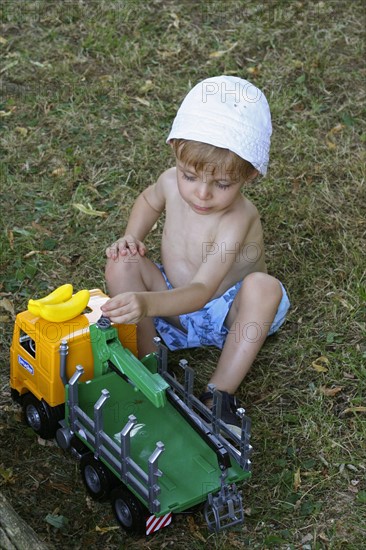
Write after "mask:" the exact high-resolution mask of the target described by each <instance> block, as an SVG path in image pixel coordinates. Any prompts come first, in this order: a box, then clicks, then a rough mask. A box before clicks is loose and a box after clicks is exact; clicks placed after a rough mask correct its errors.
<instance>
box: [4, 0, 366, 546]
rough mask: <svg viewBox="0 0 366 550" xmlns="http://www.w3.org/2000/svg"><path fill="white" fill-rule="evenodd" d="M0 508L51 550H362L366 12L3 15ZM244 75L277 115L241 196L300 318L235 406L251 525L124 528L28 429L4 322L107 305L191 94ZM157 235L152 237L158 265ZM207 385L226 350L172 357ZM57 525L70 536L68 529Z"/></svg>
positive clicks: (172, 0)
mask: <svg viewBox="0 0 366 550" xmlns="http://www.w3.org/2000/svg"><path fill="white" fill-rule="evenodd" d="M0 9H1V23H2V26H1V29H0V54H1V57H2V61H1V68H0V83H1V86H0V90H1V99H0V124H1V134H0V137H1V149H2V154H1V157H0V163H1V164H0V170H1V173H0V184H1V196H2V199H1V241H0V250H1V257H0V272H1V273H0V320H1V333H0V349H1V357H0V361H1V367H0V369H1V370H0V383H1V384H0V396H1V399H0V435H1V451H0V491H2V492H3V493H4V494H6V496H7V497H8V498H9V500H10V501H11V502H12V504H13V506H14V508H15V509H16V510H17V511H18V512H19V513H20V514H21V515H22V517H23V518H24V519H25V520H26V521H27V522H28V523H29V524H30V525H32V526H33V528H34V529H35V530H36V531H37V533H38V535H39V536H40V538H42V539H43V540H45V541H46V543H47V544H48V545H49V547H50V548H64V547H65V545H67V546H68V547H70V548H85V547H87V546H89V547H90V548H112V549H118V548H127V547H128V548H132V549H134V548H136V549H137V548H141V547H146V548H151V549H155V548H156V549H158V548H159V549H160V548H169V547H170V546H173V545H174V547H175V548H182V549H184V548H186V547H191V548H195V549H199V548H206V547H213V548H218V549H226V548H243V547H247V548H251V549H263V548H280V549H284V550H285V549H300V548H301V549H303V550H314V549H323V548H324V549H328V548H330V549H338V548H342V549H361V548H363V547H364V540H365V535H366V526H365V524H366V521H365V513H366V480H365V473H366V456H365V435H366V429H365V418H366V417H365V411H366V402H365V385H366V368H365V364H366V344H365V332H366V331H365V298H366V289H365V271H364V269H365V255H364V252H363V250H364V248H365V245H364V242H365V241H364V238H365V237H364V236H365V208H364V207H365V198H366V197H365V188H364V181H365V173H364V165H365V140H366V131H365V125H364V120H365V103H364V95H365V85H364V82H365V74H366V71H365V63H364V55H365V52H364V45H365V31H364V28H365V3H364V2H363V1H362V0H351V1H346V0H344V1H343V0H339V1H335V0H325V1H321V2H317V1H311V0H303V1H295V0H288V1H286V0H271V1H269V0H268V1H261V2H259V1H252V0H247V1H230V0H228V1H217V2H199V1H193V0H191V1H187V0H180V1H178V0H150V1H149V2H142V1H141V0H130V1H122V0H118V1H115V2H113V1H110V2H107V1H105V0H101V1H99V2H97V1H87V0H84V1H83V0H74V1H66V0H65V1H61V0H59V1H58V2H53V1H45V0H39V1H37V2H33V1H27V2H24V1H18V0H14V1H6V0H3V2H2V5H1V8H0ZM218 74H231V75H237V76H241V77H243V78H247V79H249V80H251V81H252V82H253V83H255V84H256V85H257V86H259V87H260V88H261V89H263V91H264V92H265V93H266V95H267V98H268V101H269V103H270V106H271V110H272V117H273V128H274V133H273V139H272V149H271V162H270V167H269V171H268V175H267V177H266V178H264V179H261V180H258V181H257V182H256V183H254V184H253V185H252V186H251V187H250V188H248V190H247V195H248V196H249V197H250V198H251V200H252V201H253V202H254V203H255V204H256V206H257V207H258V210H259V211H260V213H261V215H262V219H263V225H264V231H265V239H266V244H267V250H266V252H267V260H268V264H269V268H270V272H271V273H272V274H274V275H276V276H277V277H278V278H280V279H281V280H282V281H283V282H284V284H285V285H286V287H287V288H288V291H289V294H290V297H291V301H292V310H291V312H290V314H289V317H288V321H287V323H286V325H285V326H284V328H283V329H282V330H281V331H280V333H279V334H278V335H276V336H274V337H272V338H270V339H269V340H268V341H267V343H266V345H265V346H264V348H263V350H262V351H261V353H260V355H259V356H258V358H257V360H256V362H255V365H254V366H253V369H252V371H251V373H250V374H249V376H248V377H247V379H246V380H245V383H244V384H243V385H242V387H241V389H240V392H239V396H240V398H241V399H242V400H243V402H244V403H245V405H246V409H247V413H248V414H249V416H251V418H252V444H253V446H254V452H253V457H252V461H253V477H252V479H251V481H250V483H249V484H248V485H246V486H244V487H243V496H244V501H245V510H246V523H245V525H244V526H243V527H241V528H240V529H239V530H236V529H234V530H232V531H231V532H226V533H223V534H221V535H213V534H209V533H208V532H207V529H206V525H205V521H204V518H203V515H202V514H201V513H200V512H197V511H196V512H195V513H194V514H193V515H191V516H189V515H183V516H178V517H177V518H176V521H175V523H174V525H173V526H171V527H169V528H167V529H166V530H163V531H162V532H161V533H158V534H157V535H156V536H154V537H153V538H150V539H148V540H147V541H145V539H142V540H141V539H140V540H135V539H131V538H129V537H127V536H126V535H125V534H124V533H123V532H122V531H120V530H119V529H115V525H116V524H115V522H114V519H113V516H112V514H111V510H110V507H109V506H108V504H96V503H94V502H92V501H90V499H89V498H87V497H86V493H85V491H84V489H83V486H82V484H81V481H80V479H79V475H78V471H77V465H76V463H75V462H74V461H73V460H72V459H71V458H70V457H68V456H65V455H64V454H63V453H62V452H61V451H60V450H59V449H58V448H57V447H55V446H46V447H43V446H41V445H39V443H38V442H37V439H36V438H35V437H34V435H33V434H32V433H29V431H28V430H26V429H24V426H23V424H22V423H21V422H20V417H19V413H18V409H17V407H16V406H15V405H13V404H12V402H11V399H10V391H9V385H8V371H9V362H8V353H9V346H10V341H11V335H12V323H13V317H12V308H14V310H15V311H16V312H17V311H21V310H22V309H24V308H25V307H26V303H27V300H28V299H29V298H30V297H35V296H37V297H38V296H41V295H43V294H45V293H47V292H48V291H49V290H52V289H54V288H55V287H57V286H59V285H60V284H63V283H66V282H71V283H72V284H73V285H74V287H75V288H76V289H81V288H95V287H100V288H104V279H103V269H104V262H105V259H104V250H105V247H106V246H107V245H108V244H110V243H112V242H113V240H114V239H115V238H117V237H118V236H119V235H120V234H121V233H122V231H123V228H124V225H125V223H126V221H127V218H128V214H129V211H130V208H131V206H132V204H133V201H134V199H135V198H136V197H137V195H138V194H139V192H140V191H141V190H142V189H143V188H144V187H145V186H146V185H148V184H149V183H152V182H153V181H154V180H155V179H156V178H157V176H158V175H159V174H160V173H161V172H162V171H163V170H164V169H165V168H167V167H168V166H171V165H172V164H173V159H172V157H171V152H170V149H169V147H168V146H167V145H166V144H165V138H166V135H167V133H168V130H169V127H170V124H171V122H172V119H173V117H174V115H175V112H176V109H177V107H178V105H179V103H180V101H181V100H182V98H183V97H184V95H185V94H186V92H187V91H188V90H189V89H190V87H191V86H192V85H194V84H195V83H196V82H197V81H199V80H200V79H203V78H206V77H208V76H214V75H218ZM160 232H161V224H160V225H159V226H158V227H157V229H156V230H155V231H154V232H152V234H151V235H150V236H149V238H148V241H147V243H148V245H149V250H150V254H151V256H152V257H153V258H154V259H158V257H159V235H160ZM182 357H184V358H185V359H187V360H188V361H189V363H190V365H191V366H192V367H195V370H196V385H197V393H198V392H199V391H200V390H201V389H202V388H203V386H204V384H205V382H206V381H207V378H208V376H209V373H210V372H211V371H212V370H213V368H214V367H215V364H216V362H217V359H218V352H217V351H216V350H212V349H208V350H198V351H197V350H196V351H195V350H193V351H189V352H184V353H178V352H176V353H174V354H172V355H171V360H172V362H173V364H174V363H176V364H177V363H178V360H179V359H180V358H182ZM47 514H53V515H60V516H63V517H64V518H67V519H68V525H67V526H66V527H65V528H64V529H57V528H55V527H52V526H51V525H50V524H49V523H47V522H46V521H45V517H46V516H47Z"/></svg>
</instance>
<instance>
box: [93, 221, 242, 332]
mask: <svg viewBox="0 0 366 550" xmlns="http://www.w3.org/2000/svg"><path fill="white" fill-rule="evenodd" d="M238 225H239V224H235V223H233V222H231V224H230V227H229V228H227V230H226V231H224V232H221V233H220V234H217V235H216V239H217V242H221V243H225V249H226V250H228V251H230V250H232V251H236V250H237V249H238V244H239V247H240V249H241V246H242V243H243V242H244V241H245V237H246V235H247V229H245V230H243V229H244V228H243V226H242V227H241V231H238ZM235 261H238V257H237V254H235V253H228V254H226V255H225V257H224V258H222V255H221V254H212V255H208V256H207V258H205V261H202V263H201V265H200V267H199V269H198V271H197V273H196V274H195V276H194V277H193V279H192V281H191V282H190V283H189V284H187V285H185V286H182V287H179V288H174V289H172V290H164V291H159V292H126V293H123V294H119V295H117V296H115V297H114V298H112V299H111V300H109V301H108V302H107V303H106V304H105V305H104V306H103V312H104V313H105V314H106V315H107V316H108V317H110V318H111V320H112V321H114V322H116V323H138V322H139V321H141V320H142V319H143V318H144V317H171V316H176V315H182V314H184V313H189V312H192V311H197V310H199V309H201V308H202V307H203V306H204V305H205V304H206V303H207V302H208V301H210V300H211V299H212V298H213V296H214V295H215V293H216V291H217V289H218V288H219V287H220V285H221V283H222V282H223V280H224V279H225V277H226V275H227V274H228V272H229V271H230V269H231V268H232V267H233V264H234V262H235Z"/></svg>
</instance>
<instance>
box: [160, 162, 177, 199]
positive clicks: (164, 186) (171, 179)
mask: <svg viewBox="0 0 366 550" xmlns="http://www.w3.org/2000/svg"><path fill="white" fill-rule="evenodd" d="M156 186H157V187H159V188H160V189H161V191H162V192H163V193H164V194H165V195H167V194H169V192H172V190H174V192H175V189H176V186H177V169H176V167H175V166H173V167H172V168H168V170H165V172H163V173H162V174H161V175H160V176H159V178H158V180H157V182H156Z"/></svg>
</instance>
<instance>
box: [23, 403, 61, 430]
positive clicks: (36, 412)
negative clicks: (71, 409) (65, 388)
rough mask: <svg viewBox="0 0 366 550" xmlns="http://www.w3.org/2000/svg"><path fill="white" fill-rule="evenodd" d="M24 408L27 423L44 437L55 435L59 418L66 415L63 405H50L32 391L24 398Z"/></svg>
mask: <svg viewBox="0 0 366 550" xmlns="http://www.w3.org/2000/svg"><path fill="white" fill-rule="evenodd" d="M22 409H23V414H24V418H25V421H26V423H27V424H28V426H29V427H30V428H32V430H33V431H34V432H35V433H36V434H38V435H39V436H40V437H42V438H43V439H52V438H53V437H55V434H56V431H57V429H58V428H59V427H60V426H59V420H61V419H62V418H63V417H64V408H63V406H62V405H59V406H57V407H50V406H49V405H47V403H46V402H45V401H39V399H37V398H36V397H35V396H34V395H33V394H32V393H27V394H26V395H24V397H23V398H22Z"/></svg>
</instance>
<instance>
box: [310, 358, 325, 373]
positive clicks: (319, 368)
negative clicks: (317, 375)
mask: <svg viewBox="0 0 366 550" xmlns="http://www.w3.org/2000/svg"><path fill="white" fill-rule="evenodd" d="M328 365H329V359H328V358H327V357H325V355H321V356H320V357H318V358H317V359H315V361H313V362H312V363H311V367H312V368H313V369H314V370H316V372H328Z"/></svg>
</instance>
